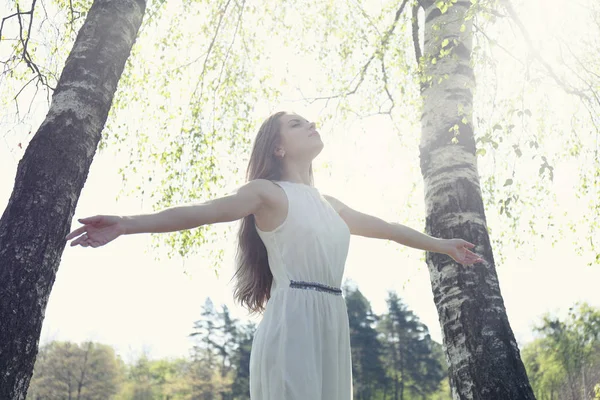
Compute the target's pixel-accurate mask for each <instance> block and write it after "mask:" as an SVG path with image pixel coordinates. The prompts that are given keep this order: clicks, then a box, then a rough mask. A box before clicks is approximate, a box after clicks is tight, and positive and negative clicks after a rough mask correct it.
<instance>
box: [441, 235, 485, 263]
mask: <svg viewBox="0 0 600 400" xmlns="http://www.w3.org/2000/svg"><path fill="white" fill-rule="evenodd" d="M473 247H475V245H474V244H473V243H469V242H467V241H466V240H462V239H445V240H444V253H445V254H447V255H449V256H450V257H452V259H453V260H454V261H456V262H458V263H460V264H462V265H472V264H475V263H478V262H482V261H484V259H483V258H481V257H480V256H479V255H477V254H475V253H473V252H472V251H470V250H469V249H472V248H473Z"/></svg>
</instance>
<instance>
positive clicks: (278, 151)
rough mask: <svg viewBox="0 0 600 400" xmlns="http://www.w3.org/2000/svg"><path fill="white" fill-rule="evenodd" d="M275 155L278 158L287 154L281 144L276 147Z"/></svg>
mask: <svg viewBox="0 0 600 400" xmlns="http://www.w3.org/2000/svg"><path fill="white" fill-rule="evenodd" d="M275 156H276V157H277V158H283V157H284V156H285V150H284V149H283V147H281V146H277V147H276V148H275Z"/></svg>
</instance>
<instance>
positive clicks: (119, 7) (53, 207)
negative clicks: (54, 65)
mask: <svg viewBox="0 0 600 400" xmlns="http://www.w3.org/2000/svg"><path fill="white" fill-rule="evenodd" d="M145 8H146V2H145V1H144V0H96V1H94V3H93V5H92V7H91V8H90V10H89V11H88V14H87V18H86V21H85V23H84V24H83V26H82V28H81V30H80V31H79V33H78V35H77V38H76V41H75V44H74V45H73V49H72V50H71V53H70V54H69V57H68V58H67V61H66V62H65V67H64V69H63V71H62V74H61V76H60V79H59V81H58V84H57V87H56V90H55V91H54V94H53V96H52V102H51V105H50V109H49V111H48V114H47V116H46V118H45V120H44V122H43V123H42V124H41V126H40V127H39V129H38V131H37V132H36V134H35V136H34V137H33V138H32V139H31V142H30V144H29V146H28V147H27V150H26V151H25V154H24V155H23V158H22V159H21V160H20V161H19V164H18V167H17V173H16V177H15V185H14V189H13V192H12V194H11V196H10V199H9V202H8V205H7V207H6V209H5V210H4V213H3V215H2V218H1V219H0V399H2V400H15V399H25V396H26V393H27V388H28V386H29V381H30V379H31V375H32V373H33V366H34V363H35V358H36V356H37V352H38V343H39V337H40V334H41V328H42V322H43V319H44V313H45V309H46V304H47V302H48V297H49V296H50V292H51V289H52V285H53V284H54V280H55V276H56V272H57V270H58V266H59V264H60V260H61V255H62V253H63V251H64V248H65V245H66V240H65V237H66V235H67V234H68V233H69V230H70V225H71V220H72V218H73V214H74V213H75V208H76V207H77V202H78V199H79V196H80V193H81V190H82V188H83V185H84V184H85V181H86V179H87V175H88V172H89V168H90V165H91V163H92V160H93V157H94V154H95V152H96V149H97V145H98V142H99V141H100V139H101V132H102V129H103V127H104V124H105V122H106V119H107V117H108V112H109V110H110V107H111V104H112V101H113V96H114V93H115V91H116V89H117V84H118V81H119V78H120V76H121V74H122V72H123V69H124V67H125V62H126V60H127V58H128V57H129V54H130V52H131V48H132V46H133V44H134V42H135V39H136V36H137V33H138V30H139V28H140V25H141V22H142V18H143V15H144V12H145Z"/></svg>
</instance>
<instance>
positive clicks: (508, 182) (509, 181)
mask: <svg viewBox="0 0 600 400" xmlns="http://www.w3.org/2000/svg"><path fill="white" fill-rule="evenodd" d="M512 183H513V180H512V179H510V178H509V179H507V180H506V182H504V186H509V185H512Z"/></svg>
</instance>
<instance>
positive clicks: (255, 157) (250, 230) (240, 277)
mask: <svg viewBox="0 0 600 400" xmlns="http://www.w3.org/2000/svg"><path fill="white" fill-rule="evenodd" d="M285 114H287V112H286V111H279V112H277V113H275V114H273V115H271V116H270V117H269V118H267V119H266V120H265V121H264V122H263V124H262V125H261V127H260V129H259V130H258V134H257V135H256V138H255V139H254V145H253V147H252V153H251V154H250V161H249V162H248V169H247V171H246V180H247V181H251V180H254V179H268V180H281V175H282V172H283V165H282V160H281V159H280V158H278V157H277V156H276V155H275V149H276V147H277V146H278V145H279V143H280V132H281V123H280V119H281V116H283V115H285ZM309 177H310V180H311V184H312V180H313V171H312V164H311V166H310V170H309ZM236 267H237V268H236V272H235V274H234V276H233V277H234V278H235V277H236V276H237V280H236V282H235V286H234V291H233V297H234V300H237V301H238V302H239V303H240V304H241V305H242V306H244V307H246V308H247V309H248V310H249V311H250V314H254V313H261V312H262V311H264V309H265V305H266V302H267V301H268V300H269V298H270V297H271V293H270V292H271V284H272V282H273V274H272V273H271V270H270V268H269V260H268V257H267V249H266V247H265V245H264V243H263V242H262V240H261V238H260V236H258V233H257V232H256V225H255V219H254V214H250V215H248V216H247V217H244V218H243V219H242V222H241V224H240V228H239V231H238V249H237V254H236Z"/></svg>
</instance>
